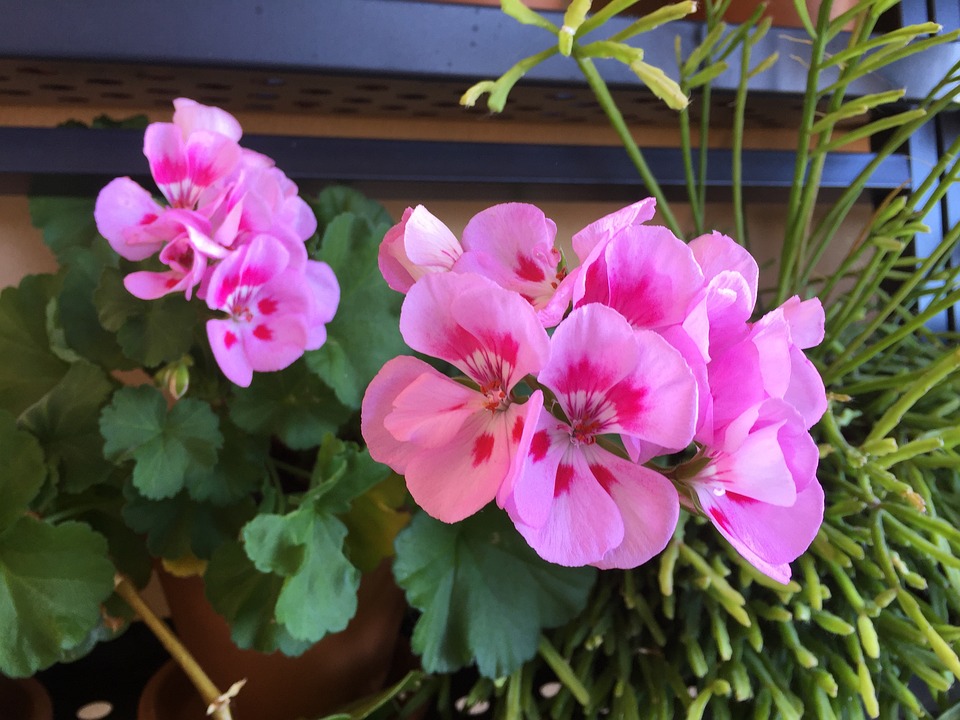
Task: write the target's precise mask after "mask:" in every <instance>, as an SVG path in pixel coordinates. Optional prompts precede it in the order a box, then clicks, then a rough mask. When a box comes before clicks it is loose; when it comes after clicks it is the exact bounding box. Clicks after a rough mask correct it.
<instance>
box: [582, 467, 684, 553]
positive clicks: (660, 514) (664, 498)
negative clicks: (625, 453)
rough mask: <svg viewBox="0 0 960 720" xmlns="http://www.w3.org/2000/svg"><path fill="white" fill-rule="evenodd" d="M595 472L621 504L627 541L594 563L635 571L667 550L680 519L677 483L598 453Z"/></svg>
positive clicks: (602, 484)
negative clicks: (674, 483)
mask: <svg viewBox="0 0 960 720" xmlns="http://www.w3.org/2000/svg"><path fill="white" fill-rule="evenodd" d="M591 470H592V471H593V474H594V476H595V477H596V478H597V481H598V482H599V483H600V485H601V486H602V487H603V488H604V489H605V490H606V491H607V492H608V493H609V494H610V497H611V498H613V501H614V502H615V503H616V504H617V507H618V508H619V510H620V514H621V516H622V518H623V527H624V531H623V542H621V543H620V544H619V545H618V546H616V547H615V548H613V549H612V550H610V551H609V552H607V553H606V554H605V555H604V556H603V558H602V559H600V560H599V561H598V562H595V563H593V564H594V565H596V566H597V567H599V568H603V569H609V568H621V569H629V568H635V567H637V566H638V565H642V564H643V563H645V562H647V561H648V560H650V559H651V558H652V557H654V556H655V555H657V554H658V553H659V552H660V551H661V550H663V549H664V548H665V547H666V546H667V543H668V542H669V541H670V538H671V537H672V535H673V531H674V529H675V528H676V526H677V519H678V517H679V516H680V501H679V498H678V497H677V491H676V489H674V487H673V484H672V483H671V482H670V481H669V480H667V479H666V478H665V477H664V476H663V475H661V474H660V473H658V472H656V471H654V470H650V469H648V468H645V467H643V466H642V465H635V464H633V463H631V462H627V461H626V460H623V459H622V458H618V457H617V456H615V455H612V454H611V453H607V452H604V451H597V452H595V453H594V464H592V465H591Z"/></svg>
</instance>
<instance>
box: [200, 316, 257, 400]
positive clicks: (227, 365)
mask: <svg viewBox="0 0 960 720" xmlns="http://www.w3.org/2000/svg"><path fill="white" fill-rule="evenodd" d="M207 339H208V340H209V341H210V349H211V350H213V357H214V358H215V359H216V361H217V365H219V366H220V369H221V370H222V371H223V374H224V375H226V376H227V379H228V380H230V382H232V383H234V384H236V385H239V386H240V387H249V386H250V381H251V380H253V368H252V367H251V366H250V362H249V360H247V355H246V353H245V352H244V347H243V341H242V339H241V338H240V336H239V332H238V331H237V328H236V324H235V323H233V322H231V321H230V320H208V321H207Z"/></svg>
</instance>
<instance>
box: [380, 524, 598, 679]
mask: <svg viewBox="0 0 960 720" xmlns="http://www.w3.org/2000/svg"><path fill="white" fill-rule="evenodd" d="M396 546H397V557H396V559H395V560H394V574H395V575H396V577H397V582H399V584H400V586H401V587H402V588H404V590H405V591H406V594H407V600H408V601H409V602H410V604H411V605H413V606H414V607H416V608H419V609H420V610H422V611H423V615H422V616H421V617H420V619H419V620H418V621H417V625H416V627H415V628H414V631H413V641H412V645H413V649H414V650H415V651H416V652H418V653H421V654H422V655H423V658H422V662H423V667H424V669H425V670H427V671H428V672H451V671H453V670H456V669H458V668H461V667H463V666H465V665H468V664H470V663H472V662H476V664H477V667H478V668H479V670H480V672H481V673H482V674H483V675H485V676H487V677H491V678H497V677H504V676H506V675H509V674H510V673H512V672H513V671H515V670H516V669H517V668H519V667H520V666H521V665H522V664H523V663H524V662H526V661H527V660H529V659H530V658H532V657H533V656H534V655H535V654H536V651H537V641H538V638H539V637H540V633H541V631H542V630H543V628H549V627H556V626H558V625H561V624H563V623H565V622H567V621H569V620H570V619H571V618H573V617H574V616H576V615H577V613H579V612H580V611H581V610H582V609H583V608H584V606H585V605H586V601H587V595H588V594H589V592H590V589H591V587H592V586H593V583H594V580H595V579H596V575H597V573H596V570H595V569H594V568H565V567H561V566H559V565H551V564H550V563H547V562H546V561H544V560H542V559H540V557H538V556H537V554H536V553H535V552H534V551H533V550H532V549H530V547H529V546H528V545H527V544H526V542H525V541H524V540H523V538H522V537H521V536H520V535H519V534H518V533H517V532H516V530H515V529H514V527H513V525H512V524H511V523H510V521H509V519H508V518H507V516H506V514H505V513H503V512H501V511H499V510H497V509H495V508H488V509H487V510H484V511H482V512H480V513H478V514H476V515H474V516H472V517H470V518H467V519H466V520H464V521H462V522H459V523H456V524H454V525H447V524H444V523H441V522H439V521H437V520H434V519H432V518H430V517H429V516H427V515H425V514H423V513H420V514H419V515H418V516H416V517H415V518H414V520H413V522H412V523H411V524H410V527H408V528H407V529H406V530H404V531H403V532H401V533H400V535H399V536H398V537H397V542H396Z"/></svg>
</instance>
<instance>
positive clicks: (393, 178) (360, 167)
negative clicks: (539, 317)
mask: <svg viewBox="0 0 960 720" xmlns="http://www.w3.org/2000/svg"><path fill="white" fill-rule="evenodd" d="M142 143H143V133H142V131H139V130H116V129H105V130H88V129H84V128H56V129H39V128H0V147H3V148H4V152H3V153H0V177H3V176H6V179H7V185H8V187H7V191H8V192H11V191H13V188H11V187H9V186H10V185H11V184H14V185H19V189H18V191H22V190H24V189H25V186H26V183H27V181H28V180H29V179H31V178H32V179H34V180H38V179H43V180H45V181H46V182H47V183H48V186H49V184H50V183H56V181H57V180H62V181H63V182H62V183H60V184H61V185H62V186H63V187H68V186H69V182H70V181H71V179H72V178H76V177H78V176H82V177H89V178H91V180H93V181H95V183H96V182H99V183H100V184H102V183H103V182H106V181H107V180H108V179H110V178H111V177H114V176H119V175H131V176H142V175H144V174H145V173H146V170H147V163H146V159H145V158H144V157H143V154H142V152H141V147H142ZM244 145H245V146H246V147H249V148H251V149H253V150H257V151H259V152H262V153H265V154H267V155H269V156H270V157H272V158H274V159H275V160H276V161H277V165H278V166H279V167H281V168H283V170H284V172H286V173H287V175H289V176H290V177H291V178H292V179H293V180H295V181H297V182H298V183H310V182H312V181H320V182H381V183H397V184H402V185H404V186H408V185H409V183H432V182H439V183H457V184H462V183H481V184H491V183H492V184H502V185H544V184H545V185H568V186H585V187H589V186H597V187H617V186H619V187H632V188H635V187H638V186H639V181H638V178H637V171H636V169H635V168H634V167H633V165H631V163H630V161H629V160H628V159H627V157H626V154H625V153H624V152H623V150H622V148H619V147H595V146H583V145H533V144H521V145H517V144H503V143H472V142H436V141H409V140H369V139H362V140H361V139H339V138H304V137H282V136H266V135H248V136H245V137H244ZM645 155H646V157H647V160H648V163H649V164H650V166H651V169H652V170H653V173H654V175H655V176H656V177H657V178H658V181H659V182H660V183H661V184H663V185H664V186H665V187H668V188H669V187H680V186H682V185H683V183H684V177H683V164H682V162H681V157H680V152H679V150H676V149H672V148H652V149H649V150H647V151H645ZM872 159H873V155H871V154H869V153H844V154H835V155H831V156H830V158H829V161H828V166H827V168H826V171H825V181H824V187H828V188H844V187H847V186H849V185H850V184H851V182H852V181H853V179H854V178H855V177H856V176H857V174H859V172H860V171H861V170H863V169H864V168H865V167H866V166H867V164H868V163H869V162H870V161H871V160H872ZM731 162H732V155H731V153H730V151H728V150H712V151H710V162H709V165H708V167H709V176H708V182H709V183H710V185H711V186H714V187H717V188H723V187H728V186H729V185H730V183H731V180H730V178H731V171H730V168H731ZM744 173H745V176H744V183H745V185H746V186H747V187H751V188H787V187H789V186H790V184H791V182H792V180H793V153H791V152H787V151H777V150H751V151H747V152H746V153H745V163H744ZM909 179H910V172H909V167H908V164H907V161H906V158H904V157H900V156H895V157H892V158H889V159H887V160H886V161H885V162H884V163H882V164H881V165H880V166H879V167H878V168H877V170H876V171H875V172H874V173H873V174H872V175H871V178H870V181H869V184H868V186H867V187H868V188H873V189H892V188H896V187H898V186H901V185H902V184H903V183H905V182H908V181H909ZM2 189H3V188H2V186H0V190H2Z"/></svg>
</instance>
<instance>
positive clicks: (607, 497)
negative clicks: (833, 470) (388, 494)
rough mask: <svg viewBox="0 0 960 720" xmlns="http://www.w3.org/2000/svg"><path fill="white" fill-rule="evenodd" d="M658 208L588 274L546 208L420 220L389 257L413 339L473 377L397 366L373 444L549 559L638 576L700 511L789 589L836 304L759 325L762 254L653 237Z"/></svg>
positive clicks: (784, 309)
mask: <svg viewBox="0 0 960 720" xmlns="http://www.w3.org/2000/svg"><path fill="white" fill-rule="evenodd" d="M654 211H655V207H654V201H653V200H652V199H647V200H644V201H642V202H639V203H637V204H635V205H632V206H629V207H627V208H624V209H622V210H620V211H618V212H616V213H613V214H611V215H609V216H607V217H604V218H602V219H600V220H598V221H597V222H594V223H593V224H591V225H589V226H587V227H586V228H584V229H583V230H581V231H580V232H578V233H577V234H576V235H574V237H573V250H574V252H575V254H576V256H577V259H578V261H579V262H578V263H577V265H576V267H568V266H566V265H565V264H564V262H563V259H562V257H561V253H560V252H559V250H558V249H557V248H556V246H555V236H556V226H555V224H554V223H553V222H552V221H551V220H549V219H548V218H547V217H545V216H544V214H543V212H541V211H540V210H539V209H538V208H536V207H534V206H532V205H528V204H520V203H511V204H504V205H497V206H494V207H491V208H489V209H487V210H484V211H483V212H481V213H479V214H478V215H476V216H475V217H473V218H472V219H471V220H470V222H469V223H468V224H467V226H466V228H465V229H464V231H463V236H462V239H461V240H457V238H456V237H455V236H454V235H453V233H452V232H451V231H450V230H449V229H448V228H447V227H446V226H445V225H443V224H442V223H441V222H440V221H439V220H438V219H437V218H435V217H434V216H433V215H431V214H430V213H429V212H428V211H427V210H426V209H425V208H424V207H422V206H420V207H417V208H416V209H408V210H407V211H406V212H405V213H404V216H403V219H402V221H401V222H400V223H399V224H398V225H396V226H395V227H393V228H392V229H391V230H390V231H389V232H388V233H387V235H386V237H385V238H384V240H383V243H382V245H381V248H380V268H381V271H382V273H383V275H384V278H385V279H386V281H387V283H388V284H389V285H390V287H392V288H393V289H395V290H397V291H399V292H402V293H406V298H405V300H404V303H403V309H402V312H401V318H400V330H401V332H402V333H403V337H404V339H405V341H406V342H407V344H408V345H409V346H410V347H411V348H412V349H413V350H415V351H417V352H419V353H423V354H426V355H429V356H432V357H434V358H438V359H440V360H444V361H446V362H448V363H451V364H452V365H453V366H455V367H456V368H457V369H458V370H459V371H460V372H461V373H462V374H463V377H460V378H457V379H451V378H449V377H447V376H446V375H444V374H442V373H440V372H438V371H437V370H436V369H434V367H432V366H431V365H429V364H427V363H426V362H423V361H421V360H419V359H416V358H414V357H399V358H396V359H394V360H392V361H390V362H388V363H387V364H386V365H385V366H384V367H383V369H382V370H381V371H380V373H379V374H378V375H377V376H376V377H375V378H374V380H373V382H372V383H371V384H370V386H369V388H368V390H367V393H366V396H365V398H364V402H363V416H362V429H363V435H364V438H365V439H366V441H367V444H368V446H369V449H370V453H371V455H372V456H373V457H374V458H375V459H377V460H378V461H380V462H384V463H386V464H387V465H389V466H390V467H392V468H393V469H394V470H396V471H397V472H398V473H401V474H403V475H405V476H406V481H407V485H408V487H409V490H410V492H411V494H412V495H413V497H414V499H415V500H416V501H417V503H418V504H419V505H420V506H421V507H422V508H423V509H424V510H425V511H426V512H428V513H429V514H430V515H432V516H433V517H435V518H438V519H440V520H442V521H445V522H455V521H458V520H461V519H463V518H465V517H467V516H469V515H471V514H472V513H475V512H477V511H478V510H479V509H480V508H482V507H483V506H485V505H486V504H488V503H489V502H490V501H492V500H496V502H497V504H498V505H499V506H500V507H502V508H504V509H505V510H506V512H507V513H509V515H510V517H511V519H512V520H513V522H514V524H515V525H516V527H517V528H518V530H519V532H520V533H521V534H522V535H523V537H524V538H526V540H527V542H529V544H530V545H531V546H532V547H533V548H534V549H535V550H536V551H537V552H538V553H539V554H540V555H541V556H542V557H543V558H545V559H546V560H549V561H552V562H555V563H559V564H563V565H595V566H598V567H601V568H631V567H635V566H637V565H639V564H641V563H643V562H645V561H647V560H649V559H650V558H651V557H653V556H654V555H656V554H657V553H659V552H660V551H661V550H662V549H663V548H664V547H665V546H666V544H667V542H668V541H669V540H670V537H671V536H672V534H673V531H674V529H675V527H676V523H677V520H678V516H679V511H680V507H681V506H684V507H686V508H687V509H689V510H690V511H692V512H697V513H702V514H703V515H705V516H706V517H707V518H709V520H710V521H711V522H712V523H713V524H714V525H715V526H716V528H717V530H719V532H720V533H721V534H722V535H723V536H724V537H725V538H727V540H729V541H730V542H731V543H732V545H733V546H734V547H735V548H736V550H737V551H738V552H740V553H741V554H742V555H743V557H745V558H746V559H747V560H748V561H749V562H750V563H752V564H753V565H754V566H755V567H757V568H758V569H759V570H761V571H762V572H764V573H766V574H767V575H769V576H770V577H773V578H775V579H777V580H780V581H782V582H785V581H786V580H788V579H789V577H790V567H789V563H790V562H791V561H792V560H794V559H795V558H796V557H798V556H799V555H800V554H801V553H802V552H803V551H804V550H805V549H806V548H807V546H808V545H809V544H810V542H811V541H812V540H813V537H814V536H815V535H816V533H817V530H818V528H819V526H820V523H821V521H822V517H823V491H822V489H821V488H820V485H819V483H818V481H817V478H816V468H817V460H818V452H817V447H816V445H815V443H814V441H813V439H812V438H811V436H810V433H809V429H810V428H811V427H812V425H813V424H814V423H816V422H817V420H818V419H819V418H820V416H821V415H822V414H823V412H824V411H825V409H826V396H825V392H824V386H823V382H822V380H821V379H820V376H819V374H818V373H817V371H816V369H815V367H814V366H813V365H812V363H811V362H810V361H809V360H808V359H807V358H806V357H805V356H804V353H803V350H804V349H805V348H809V347H812V346H814V345H816V344H818V343H819V342H820V341H821V340H822V338H823V324H824V316H823V309H822V307H821V305H820V303H819V301H818V300H816V299H813V300H806V301H801V300H800V299H799V298H797V297H794V298H791V299H790V300H788V301H787V302H786V303H784V304H783V305H782V306H781V307H779V308H777V309H775V310H773V311H771V312H769V313H767V314H766V315H764V316H763V317H762V318H760V319H759V320H758V321H756V322H751V317H752V315H753V313H754V309H755V305H756V300H757V282H758V275H759V272H758V268H757V263H756V262H755V260H754V259H753V258H752V257H751V256H750V254H749V253H748V252H747V251H746V250H744V249H743V248H742V247H741V246H739V245H738V244H737V243H735V242H734V241H733V240H731V239H730V238H728V237H726V236H724V235H721V234H719V233H713V234H710V235H705V236H702V237H699V238H696V239H695V240H693V241H692V242H690V243H689V244H687V243H684V242H682V241H681V240H679V239H678V238H677V237H675V236H674V235H673V233H671V232H670V231H669V230H668V229H666V228H663V227H658V226H656V225H650V224H647V223H648V221H650V220H651V219H652V218H653V216H654ZM551 329H552V330H551ZM548 330H551V332H548ZM674 459H676V460H674ZM671 460H674V462H672V463H671V462H670V461H671ZM654 461H655V462H654Z"/></svg>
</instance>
